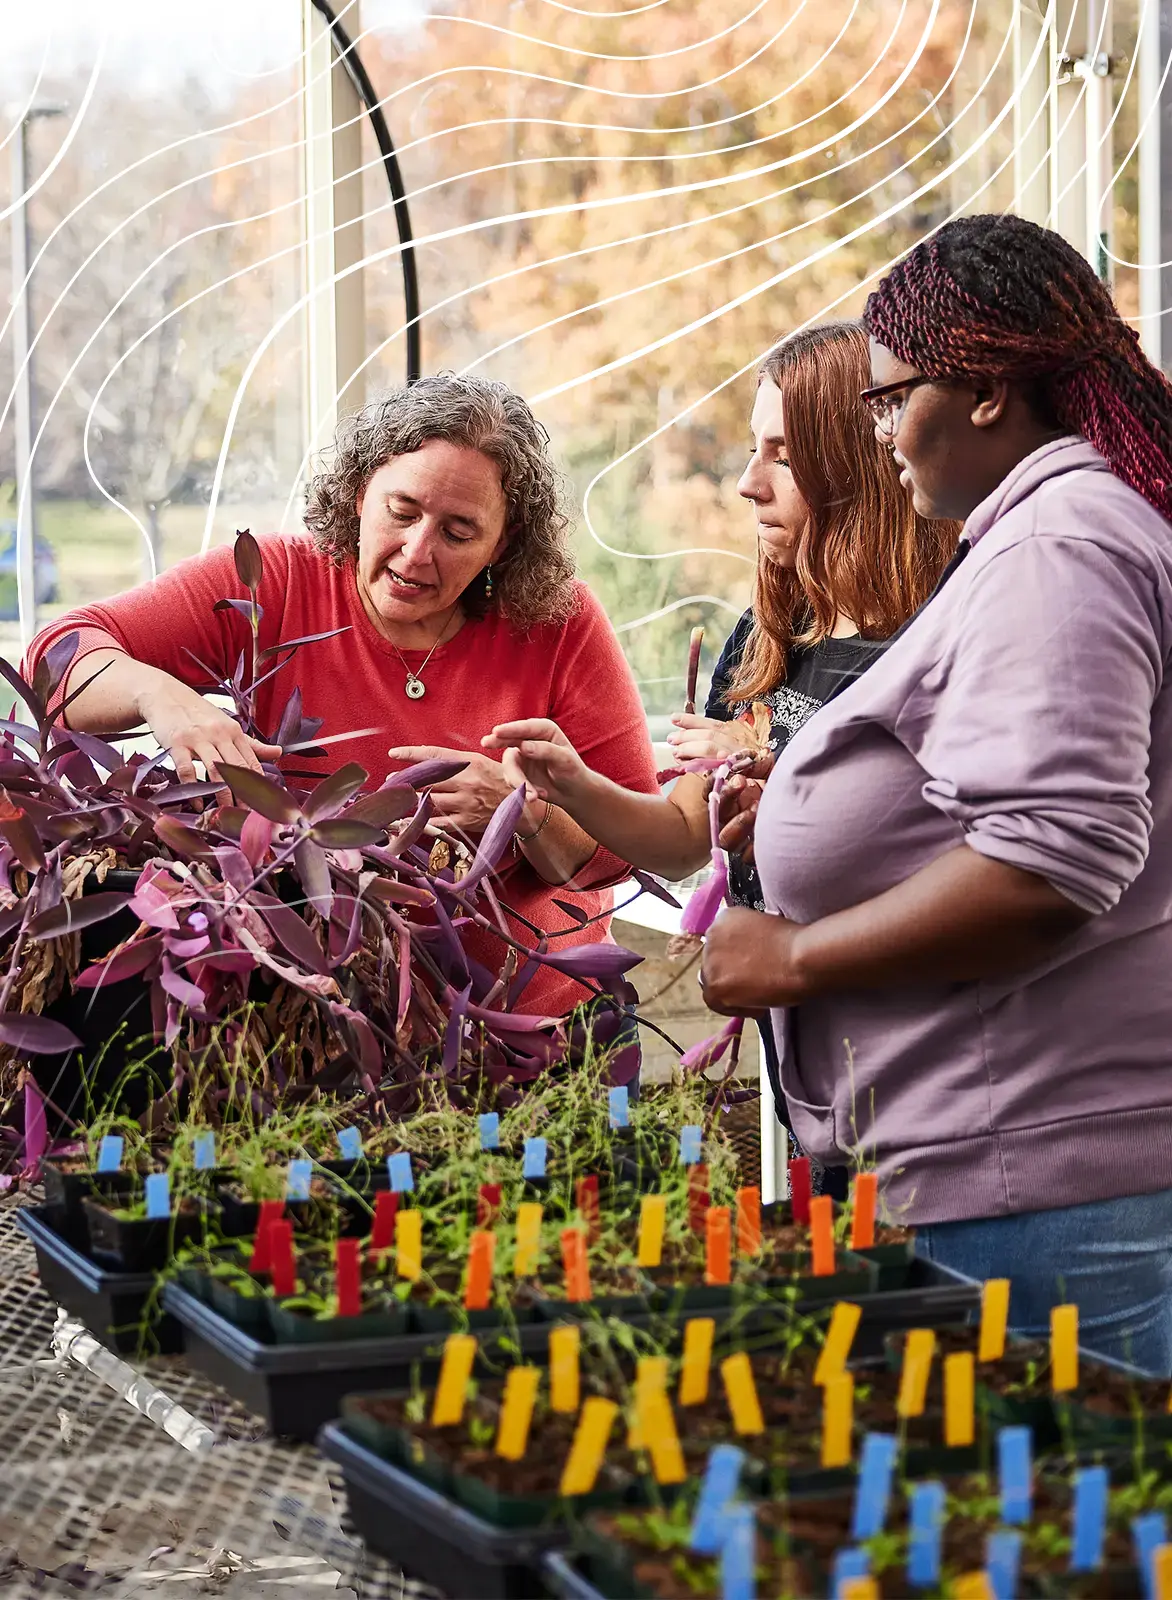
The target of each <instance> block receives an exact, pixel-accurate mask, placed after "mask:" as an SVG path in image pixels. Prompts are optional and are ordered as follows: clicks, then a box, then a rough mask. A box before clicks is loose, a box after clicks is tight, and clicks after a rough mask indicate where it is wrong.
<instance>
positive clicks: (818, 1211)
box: [810, 1194, 834, 1278]
mask: <svg viewBox="0 0 1172 1600" xmlns="http://www.w3.org/2000/svg"><path fill="white" fill-rule="evenodd" d="M810 1271H811V1272H812V1273H813V1275H814V1277H816V1278H830V1277H833V1275H834V1201H833V1200H832V1199H831V1198H830V1196H829V1195H828V1194H818V1195H815V1196H814V1198H813V1199H812V1200H811V1201H810Z"/></svg>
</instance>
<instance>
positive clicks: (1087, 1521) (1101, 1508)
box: [1070, 1467, 1108, 1572]
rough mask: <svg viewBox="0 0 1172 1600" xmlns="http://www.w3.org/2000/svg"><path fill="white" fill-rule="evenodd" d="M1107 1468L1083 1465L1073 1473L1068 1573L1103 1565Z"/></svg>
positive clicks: (1087, 1570) (1094, 1568)
mask: <svg viewBox="0 0 1172 1600" xmlns="http://www.w3.org/2000/svg"><path fill="white" fill-rule="evenodd" d="M1107 1487H1108V1484H1107V1469H1106V1467H1083V1468H1082V1469H1081V1470H1080V1471H1078V1472H1076V1473H1075V1475H1074V1514H1073V1518H1072V1521H1073V1523H1074V1538H1073V1539H1072V1541H1071V1547H1070V1570H1071V1572H1094V1571H1095V1570H1096V1569H1097V1568H1098V1567H1100V1566H1102V1564H1103V1540H1104V1538H1105V1536H1106V1532H1107Z"/></svg>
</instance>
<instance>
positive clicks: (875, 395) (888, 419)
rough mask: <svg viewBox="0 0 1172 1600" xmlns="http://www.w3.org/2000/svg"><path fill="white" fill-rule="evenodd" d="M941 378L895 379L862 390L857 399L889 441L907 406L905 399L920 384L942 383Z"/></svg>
mask: <svg viewBox="0 0 1172 1600" xmlns="http://www.w3.org/2000/svg"><path fill="white" fill-rule="evenodd" d="M945 381H946V380H945V379H943V378H897V379H896V381H895V382H894V383H880V384H877V385H876V386H875V388H873V389H864V390H863V391H862V393H861V394H860V395H859V399H860V400H861V401H862V402H863V404H864V405H865V406H866V408H867V410H868V411H869V412H870V413H871V416H872V419H873V420H874V423H875V426H876V428H878V430H879V432H880V433H883V434H886V435H887V437H888V438H889V439H892V438H894V437H895V430H896V429H897V428H898V427H899V415H900V412H901V411H902V410H903V408H904V406H905V405H906V404H907V397H908V395H909V394H911V392H912V390H913V389H918V388H919V387H920V385H921V384H922V383H943V382H945Z"/></svg>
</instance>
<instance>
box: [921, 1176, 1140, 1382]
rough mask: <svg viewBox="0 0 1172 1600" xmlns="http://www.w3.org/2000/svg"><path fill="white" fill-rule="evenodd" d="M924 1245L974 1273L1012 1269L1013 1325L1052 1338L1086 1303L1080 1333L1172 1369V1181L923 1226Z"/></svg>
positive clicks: (1119, 1357) (1101, 1346) (1088, 1343)
mask: <svg viewBox="0 0 1172 1600" xmlns="http://www.w3.org/2000/svg"><path fill="white" fill-rule="evenodd" d="M916 1250H917V1252H918V1253H919V1254H920V1255H922V1256H926V1257H927V1258H928V1259H929V1260H930V1261H939V1262H940V1263H941V1265H942V1266H946V1267H951V1268H952V1269H953V1270H954V1271H955V1272H962V1273H964V1274H965V1275H966V1276H967V1277H970V1278H980V1279H984V1278H1008V1279H1009V1280H1010V1283H1011V1285H1012V1288H1011V1291H1010V1300H1009V1321H1010V1326H1011V1328H1012V1330H1013V1332H1014V1333H1019V1334H1023V1335H1025V1336H1027V1337H1032V1338H1033V1337H1041V1338H1047V1337H1048V1336H1049V1332H1050V1308H1051V1307H1052V1306H1056V1305H1062V1304H1063V1303H1064V1302H1069V1301H1073V1302H1074V1303H1075V1304H1076V1305H1077V1306H1078V1327H1079V1343H1080V1344H1081V1345H1082V1346H1083V1348H1084V1349H1086V1350H1094V1351H1096V1352H1097V1353H1098V1354H1100V1355H1105V1356H1111V1357H1112V1358H1113V1359H1114V1360H1116V1361H1128V1362H1130V1363H1131V1364H1132V1365H1133V1366H1136V1367H1142V1368H1143V1369H1144V1370H1145V1371H1146V1372H1151V1373H1154V1374H1155V1375H1156V1376H1158V1377H1164V1378H1166V1377H1172V1189H1162V1190H1160V1191H1158V1192H1157V1193H1156V1194H1137V1195H1127V1196H1125V1197H1124V1198H1123V1199H1120V1200H1096V1201H1094V1202H1092V1203H1091V1204H1090V1205H1084V1206H1063V1207H1060V1208H1059V1209H1058V1210H1055V1211H1026V1212H1023V1213H1021V1215H1019V1216H1015V1217H990V1218H987V1219H985V1220H983V1221H979V1222H937V1223H933V1224H931V1225H930V1226H929V1227H925V1228H918V1229H917V1230H916Z"/></svg>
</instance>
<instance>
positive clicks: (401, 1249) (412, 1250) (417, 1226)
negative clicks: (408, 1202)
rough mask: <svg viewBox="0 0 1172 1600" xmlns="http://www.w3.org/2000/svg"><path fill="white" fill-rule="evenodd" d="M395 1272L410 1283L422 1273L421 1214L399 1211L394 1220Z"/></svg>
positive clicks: (418, 1212)
mask: <svg viewBox="0 0 1172 1600" xmlns="http://www.w3.org/2000/svg"><path fill="white" fill-rule="evenodd" d="M395 1271H396V1272H397V1273H398V1275H399V1277H400V1278H407V1279H409V1280H410V1281H411V1282H412V1283H414V1282H415V1280H416V1279H417V1278H418V1277H419V1276H420V1274H421V1273H422V1271H423V1212H422V1211H403V1210H400V1211H399V1213H398V1215H397V1216H396V1218H395Z"/></svg>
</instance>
